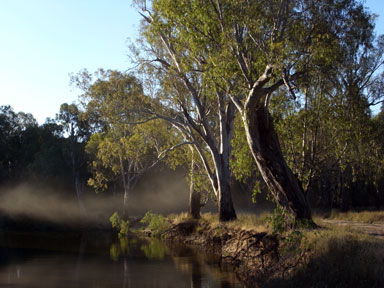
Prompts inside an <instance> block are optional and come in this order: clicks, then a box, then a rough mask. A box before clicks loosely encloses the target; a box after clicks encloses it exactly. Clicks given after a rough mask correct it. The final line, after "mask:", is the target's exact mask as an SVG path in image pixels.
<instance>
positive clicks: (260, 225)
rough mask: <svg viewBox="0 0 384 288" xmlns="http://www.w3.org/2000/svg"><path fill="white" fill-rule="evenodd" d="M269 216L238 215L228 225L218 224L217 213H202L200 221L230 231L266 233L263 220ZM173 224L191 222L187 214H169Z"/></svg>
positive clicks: (266, 229) (265, 225) (266, 228)
mask: <svg viewBox="0 0 384 288" xmlns="http://www.w3.org/2000/svg"><path fill="white" fill-rule="evenodd" d="M268 216H270V214H267V213H263V214H260V215H255V214H238V215H237V219H236V220H235V221H231V222H228V223H220V221H219V216H218V214H217V213H202V214H201V219H202V220H205V221H207V222H208V223H210V225H211V226H219V225H226V226H227V227H228V228H231V229H241V230H255V231H268V227H267V224H266V221H265V219H266V218H267V217H268ZM167 218H168V219H169V220H170V221H171V222H172V223H173V224H178V223H180V222H184V221H188V220H191V217H190V216H189V215H188V213H186V212H183V213H179V214H170V215H168V217H167Z"/></svg>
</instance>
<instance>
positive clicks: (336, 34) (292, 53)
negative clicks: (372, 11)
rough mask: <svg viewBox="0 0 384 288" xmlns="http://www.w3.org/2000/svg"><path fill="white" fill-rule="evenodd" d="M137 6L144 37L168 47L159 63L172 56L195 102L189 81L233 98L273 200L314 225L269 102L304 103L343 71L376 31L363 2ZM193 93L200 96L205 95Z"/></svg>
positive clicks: (171, 64)
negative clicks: (307, 89) (306, 87)
mask: <svg viewBox="0 0 384 288" xmlns="http://www.w3.org/2000/svg"><path fill="white" fill-rule="evenodd" d="M136 4H137V5H138V7H139V8H140V9H141V12H140V13H141V14H142V15H143V17H144V22H146V26H145V29H143V33H142V35H143V37H144V38H145V39H146V40H147V41H148V42H150V43H154V42H155V41H158V42H161V43H162V44H163V47H164V49H162V50H160V49H158V48H157V47H154V46H153V45H152V52H158V53H157V54H156V53H154V54H155V55H156V56H158V57H155V59H153V60H157V61H159V62H160V63H161V62H162V61H163V60H164V57H165V56H164V55H166V59H167V61H166V62H163V66H164V67H165V68H167V69H168V71H173V72H174V73H175V75H176V76H178V77H179V78H180V79H181V82H184V84H185V86H186V87H187V90H189V92H190V93H191V94H192V95H193V90H191V87H190V86H191V85H190V83H188V81H186V80H188V79H189V77H190V76H191V75H199V78H198V79H202V80H203V81H201V80H199V81H197V85H200V86H199V87H201V85H204V83H209V87H210V89H212V90H215V91H221V92H223V94H225V97H228V98H230V100H231V103H232V105H234V106H235V107H236V109H237V111H238V112H239V113H240V115H241V119H242V124H243V127H244V129H245V134H246V138H247V142H248V146H249V149H250V151H251V153H252V156H253V158H254V161H255V163H256V165H257V167H258V169H259V171H260V173H261V176H262V177H263V179H264V181H265V183H266V185H267V187H268V188H269V190H270V192H271V194H272V195H273V197H274V199H275V200H276V202H277V203H279V204H280V205H282V206H283V207H285V208H286V209H287V210H288V211H289V212H291V213H292V214H293V215H294V216H295V218H296V219H304V220H309V221H311V210H310V207H309V204H308V201H307V199H306V197H305V195H304V193H303V189H302V187H301V184H300V182H299V181H298V179H297V177H296V176H295V175H294V174H293V172H292V170H291V169H290V167H289V166H288V165H287V163H286V161H285V159H284V156H283V153H282V151H281V148H280V144H279V139H278V135H277V133H276V131H275V128H274V123H273V119H272V117H271V114H270V101H271V98H272V97H273V96H274V94H276V93H277V92H280V93H285V94H286V97H289V98H292V99H293V98H296V97H300V95H301V93H300V84H301V83H302V82H303V79H304V80H308V79H310V77H311V75H314V74H316V73H330V72H332V71H333V70H336V69H338V63H340V61H339V60H340V59H342V58H343V57H344V51H345V47H346V46H348V45H354V44H353V41H352V42H350V39H354V41H361V39H362V38H364V31H366V29H367V28H370V27H371V25H372V24H371V22H370V21H371V20H370V19H371V18H370V15H369V14H368V13H367V12H366V11H365V9H364V7H363V6H362V4H361V2H359V1H355V0H333V1H330V0H268V1H261V0H237V1H233V0H209V1H205V0H204V1H203V0H180V1H172V0H153V1H136ZM329 75H330V76H331V75H332V73H330V74H329ZM331 77H332V76H331ZM307 82H308V81H307ZM192 88H193V89H194V90H195V91H196V93H195V94H196V96H201V94H200V93H199V91H200V90H199V89H197V88H195V87H192ZM195 98H196V97H195ZM199 99H201V98H199ZM199 99H197V100H199ZM192 100H193V101H194V104H195V105H197V106H198V105H199V101H196V99H192ZM218 104H219V102H218ZM202 128H203V129H204V127H202Z"/></svg>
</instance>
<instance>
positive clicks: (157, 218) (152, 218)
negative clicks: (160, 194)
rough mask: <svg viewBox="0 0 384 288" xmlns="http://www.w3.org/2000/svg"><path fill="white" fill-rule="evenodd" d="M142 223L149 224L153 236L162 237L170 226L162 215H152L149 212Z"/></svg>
mask: <svg viewBox="0 0 384 288" xmlns="http://www.w3.org/2000/svg"><path fill="white" fill-rule="evenodd" d="M140 223H143V224H147V225H148V226H147V227H148V228H149V229H150V230H151V232H152V234H153V235H155V236H160V235H161V234H162V233H163V232H164V231H165V230H167V229H168V228H169V226H170V224H169V223H168V222H167V221H166V220H165V217H164V216H162V215H160V214H155V213H151V212H150V211H148V212H147V213H145V215H144V217H143V219H141V220H140Z"/></svg>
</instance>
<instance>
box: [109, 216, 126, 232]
mask: <svg viewBox="0 0 384 288" xmlns="http://www.w3.org/2000/svg"><path fill="white" fill-rule="evenodd" d="M109 221H110V222H111V224H112V228H115V229H117V230H118V231H119V237H123V236H127V235H128V234H129V228H130V223H129V220H124V219H122V218H121V217H120V216H119V214H118V213H117V212H115V213H113V214H112V216H111V217H110V218H109Z"/></svg>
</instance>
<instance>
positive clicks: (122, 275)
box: [0, 233, 241, 288]
mask: <svg viewBox="0 0 384 288" xmlns="http://www.w3.org/2000/svg"><path fill="white" fill-rule="evenodd" d="M207 263H208V264H207ZM0 287H98V288H103V287H112V288H113V287H198V288H201V287H241V285H240V284H239V282H238V281H237V279H236V277H235V275H234V274H233V273H230V272H228V271H222V270H221V269H220V267H219V265H218V264H217V259H214V258H212V256H211V255H206V254H203V253H198V252H197V251H196V250H194V249H190V248H188V247H185V246H180V245H175V244H171V243H164V242H162V241H160V240H158V239H150V240H148V241H147V240H143V239H138V238H122V239H116V238H115V237H114V235H111V234H109V233H97V234H95V233H84V234H76V233H5V234H4V233H3V234H2V235H0Z"/></svg>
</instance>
